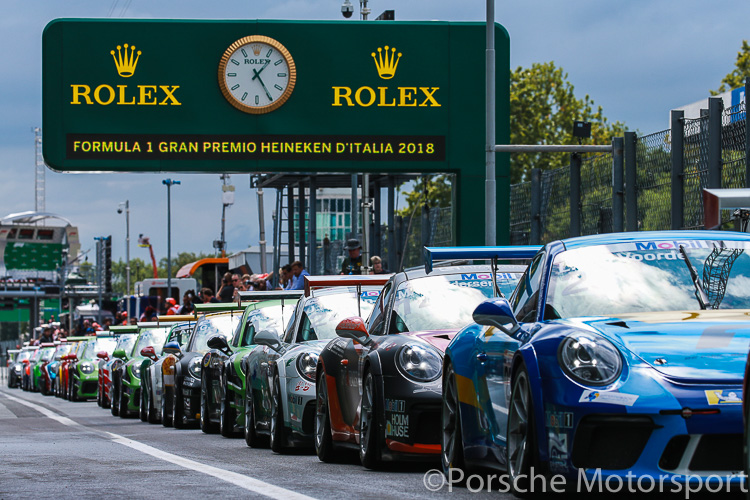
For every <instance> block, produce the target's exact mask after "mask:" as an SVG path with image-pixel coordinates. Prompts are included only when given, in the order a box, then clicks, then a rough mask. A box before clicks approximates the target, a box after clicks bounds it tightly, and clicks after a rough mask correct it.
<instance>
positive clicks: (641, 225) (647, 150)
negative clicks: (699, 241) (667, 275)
mask: <svg viewBox="0 0 750 500" xmlns="http://www.w3.org/2000/svg"><path fill="white" fill-rule="evenodd" d="M746 106H747V103H746V101H745V102H741V103H739V104H738V105H736V106H732V107H728V108H723V106H722V102H721V99H720V98H710V99H709V109H708V110H707V111H708V112H707V113H705V114H702V116H701V117H699V118H694V119H686V118H684V116H683V112H682V111H672V116H671V118H672V126H671V128H670V129H667V130H662V131H660V132H656V133H653V134H649V135H644V136H641V137H638V136H636V134H635V133H632V132H628V133H625V135H624V137H622V138H616V139H615V140H614V141H613V146H612V152H610V153H605V154H596V155H591V154H589V155H587V156H582V155H579V154H572V155H571V164H570V165H568V166H566V167H562V168H558V169H554V170H548V171H542V170H539V169H534V170H533V171H532V173H531V176H530V177H531V178H530V179H529V180H527V181H526V182H522V183H519V184H514V185H512V186H511V190H510V241H511V244H515V245H523V244H543V243H547V242H549V241H554V240H557V239H562V238H567V237H571V236H580V235H590V234H601V233H609V232H616V231H626V230H627V231H652V230H665V229H703V228H704V223H703V189H706V188H744V187H747V186H748V185H750V184H749V183H748V178H749V176H750V164H749V162H748V158H749V157H748V154H747V150H748V138H747V134H748V130H747V127H746V115H745V110H746ZM618 154H621V155H622V156H623V158H624V161H619V162H618V161H617V155H618ZM731 216H732V214H731V212H729V211H725V213H722V223H726V222H728V221H729V220H730V219H731Z"/></svg>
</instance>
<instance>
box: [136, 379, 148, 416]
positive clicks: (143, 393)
mask: <svg viewBox="0 0 750 500" xmlns="http://www.w3.org/2000/svg"><path fill="white" fill-rule="evenodd" d="M147 393H148V391H147V390H146V382H145V381H144V383H143V387H141V404H139V405H138V418H140V419H141V422H148V416H147V415H146V410H147V408H146V399H148V394H147Z"/></svg>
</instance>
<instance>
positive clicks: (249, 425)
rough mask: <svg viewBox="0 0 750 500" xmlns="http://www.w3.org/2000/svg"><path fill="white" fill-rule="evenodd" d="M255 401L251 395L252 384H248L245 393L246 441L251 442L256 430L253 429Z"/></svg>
mask: <svg viewBox="0 0 750 500" xmlns="http://www.w3.org/2000/svg"><path fill="white" fill-rule="evenodd" d="M254 426H255V424H254V423H253V400H252V399H251V395H250V382H248V384H247V390H246V393H245V440H246V441H247V440H249V438H251V437H252V435H253V432H255V429H253V427H254Z"/></svg>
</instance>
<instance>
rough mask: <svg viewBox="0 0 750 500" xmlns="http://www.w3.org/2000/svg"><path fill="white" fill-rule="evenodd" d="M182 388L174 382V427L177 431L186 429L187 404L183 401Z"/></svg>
mask: <svg viewBox="0 0 750 500" xmlns="http://www.w3.org/2000/svg"><path fill="white" fill-rule="evenodd" d="M183 397H184V396H183V395H182V388H181V387H180V385H179V384H178V382H177V379H175V381H174V394H173V395H172V425H173V426H174V428H175V429H184V428H185V426H186V425H185V418H184V416H185V403H184V401H183Z"/></svg>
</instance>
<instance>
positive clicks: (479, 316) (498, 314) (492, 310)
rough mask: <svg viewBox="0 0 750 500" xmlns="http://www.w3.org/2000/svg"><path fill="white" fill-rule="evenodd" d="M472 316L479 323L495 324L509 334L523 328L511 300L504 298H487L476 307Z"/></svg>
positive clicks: (485, 324)
mask: <svg viewBox="0 0 750 500" xmlns="http://www.w3.org/2000/svg"><path fill="white" fill-rule="evenodd" d="M472 318H473V319H474V321H475V322H476V323H477V324H479V325H484V326H494V327H496V328H499V329H500V330H502V331H503V332H505V333H507V334H508V335H513V334H514V333H516V332H517V331H518V329H519V328H521V327H520V326H519V324H518V320H517V319H516V317H515V315H514V314H513V310H512V309H511V307H510V302H508V300H507V299H503V298H494V299H489V300H485V301H484V302H482V303H481V304H479V305H478V306H477V308H476V309H474V313H473V314H472Z"/></svg>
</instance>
